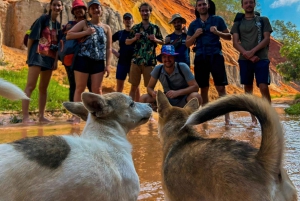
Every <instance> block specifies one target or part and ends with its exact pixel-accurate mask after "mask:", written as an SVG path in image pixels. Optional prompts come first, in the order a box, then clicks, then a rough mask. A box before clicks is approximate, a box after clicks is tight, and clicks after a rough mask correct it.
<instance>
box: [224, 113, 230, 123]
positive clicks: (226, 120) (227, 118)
mask: <svg viewBox="0 0 300 201" xmlns="http://www.w3.org/2000/svg"><path fill="white" fill-rule="evenodd" d="M230 125H231V121H230V116H229V113H227V114H225V126H230Z"/></svg>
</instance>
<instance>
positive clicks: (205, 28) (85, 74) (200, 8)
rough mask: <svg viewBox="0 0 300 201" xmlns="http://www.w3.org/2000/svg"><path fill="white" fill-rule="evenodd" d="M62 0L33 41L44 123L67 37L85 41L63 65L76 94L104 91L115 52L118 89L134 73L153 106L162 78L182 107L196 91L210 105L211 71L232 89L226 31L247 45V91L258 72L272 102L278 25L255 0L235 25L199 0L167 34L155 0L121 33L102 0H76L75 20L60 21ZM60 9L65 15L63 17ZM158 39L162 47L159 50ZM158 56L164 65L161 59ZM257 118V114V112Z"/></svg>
mask: <svg viewBox="0 0 300 201" xmlns="http://www.w3.org/2000/svg"><path fill="white" fill-rule="evenodd" d="M63 6H64V5H63V1H61V0H51V2H50V10H49V13H48V14H47V15H42V16H41V17H40V18H39V19H37V20H36V21H35V23H34V24H33V26H32V28H31V33H30V35H29V40H28V44H27V47H28V58H27V64H28V66H29V71H28V77H27V85H26V88H25V93H26V94H27V96H28V97H30V95H31V93H32V91H33V90H34V89H35V87H36V84H37V80H38V77H40V83H39V87H38V88H39V122H41V123H45V122H49V121H50V120H49V119H46V118H45V115H44V112H45V106H46V101H47V88H48V85H49V81H50V78H51V75H52V71H53V70H55V69H56V68H57V61H58V60H59V57H58V54H57V49H56V48H55V47H56V46H57V45H58V43H59V40H60V39H61V38H62V37H65V38H66V40H78V41H80V46H79V50H78V52H77V53H76V57H75V58H74V59H73V63H72V65H71V66H67V65H65V64H64V65H65V68H66V71H67V75H68V79H69V83H70V96H69V101H75V102H80V101H81V93H82V92H83V91H84V90H85V89H86V87H87V86H88V88H89V90H90V91H91V92H93V93H97V94H102V83H103V77H104V76H105V74H106V76H109V74H110V64H111V60H112V54H113V55H115V56H116V57H117V58H118V63H117V72H116V80H117V81H116V83H117V87H116V91H118V92H122V91H123V88H124V82H125V80H126V78H127V75H129V83H130V84H131V89H130V92H129V95H130V96H131V97H132V99H133V100H135V101H140V102H148V103H152V105H153V108H154V109H155V105H156V102H155V99H156V91H155V86H156V83H157V81H160V82H161V84H162V86H163V89H164V92H165V94H166V96H167V97H168V99H169V101H170V103H171V104H172V105H175V106H179V107H183V106H184V105H185V103H186V102H187V101H189V100H190V99H192V98H197V99H198V101H199V102H200V103H201V104H202V105H204V104H206V103H207V102H208V90H209V78H210V75H212V77H213V80H214V85H215V88H216V90H217V92H218V94H219V96H224V95H226V88H225V86H226V85H227V84H228V81H227V75H226V69H225V61H224V57H223V54H222V45H221V42H220V38H222V39H224V40H232V38H233V46H234V47H235V48H236V49H237V50H238V51H239V52H240V57H239V65H240V76H241V84H243V85H244V89H245V92H246V93H252V92H253V80H254V76H255V78H256V84H257V86H258V87H259V89H260V91H261V94H262V96H263V97H264V98H266V99H267V100H269V101H270V102H271V99H270V93H269V89H268V85H269V84H270V74H269V63H270V61H269V59H268V45H269V41H270V34H271V32H272V28H271V25H270V22H269V20H268V18H266V17H260V16H258V15H256V13H255V11H254V9H255V6H256V2H255V0H241V6H242V8H243V9H244V11H245V13H244V14H243V16H242V17H241V19H240V20H237V21H235V22H234V24H233V27H232V28H231V31H230V30H229V28H228V27H227V25H226V23H225V21H224V19H223V18H222V17H220V16H217V15H215V6H214V3H213V2H212V1H211V0H197V1H196V6H195V16H196V19H195V20H194V21H192V22H191V24H190V25H189V27H188V28H187V27H186V19H184V18H183V17H182V16H181V15H180V14H178V13H177V14H174V15H173V16H172V18H171V20H170V21H169V23H170V24H172V25H173V27H174V32H173V33H171V34H169V35H167V36H166V37H165V38H164V37H163V35H162V33H161V30H160V27H159V26H157V25H155V24H153V23H151V22H150V15H151V13H152V7H151V5H150V4H148V3H142V4H141V5H140V6H139V8H138V9H139V13H140V15H141V18H142V21H141V22H140V23H138V24H135V25H134V20H133V16H132V14H130V13H125V14H124V15H123V24H124V26H125V29H124V30H119V31H117V32H116V33H114V34H112V30H111V28H110V26H109V25H107V24H104V23H103V22H102V21H101V16H102V15H103V8H102V6H101V3H100V2H99V1H98V0H91V1H90V2H88V3H87V6H86V5H85V3H84V2H83V1H82V0H74V1H73V4H72V10H71V13H72V14H73V15H74V20H73V21H69V22H68V23H67V24H66V25H64V26H63V28H61V20H62V10H63ZM59 16H60V22H58V20H57V18H58V17H59ZM259 24H260V26H259ZM259 37H260V38H259ZM83 38H84V40H82V39H83ZM116 41H118V42H119V47H120V48H119V50H115V49H113V48H112V43H114V42H116ZM158 45H162V48H161V54H160V55H158V56H157V55H156V47H157V46H158ZM192 52H194V55H195V59H194V62H193V64H194V73H192V71H191V70H190V66H191V62H190V54H192ZM157 61H159V62H160V63H161V64H159V65H157ZM142 75H143V80H144V87H146V88H147V94H144V95H141V94H140V89H139V88H140V87H141V86H140V82H141V77H142ZM199 89H200V93H199ZM28 108H29V101H28V100H23V102H22V112H23V123H28V124H29V123H32V122H33V121H32V120H31V119H30V118H29V111H28ZM69 121H72V122H73V123H74V124H77V123H79V122H80V119H79V118H78V117H75V116H74V117H72V118H71V119H70V120H69ZM252 122H253V123H257V121H256V119H255V117H252ZM229 123H230V116H229V114H227V115H225V124H229Z"/></svg>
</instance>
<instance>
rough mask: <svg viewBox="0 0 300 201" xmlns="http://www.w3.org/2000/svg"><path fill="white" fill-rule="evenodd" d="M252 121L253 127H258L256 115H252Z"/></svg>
mask: <svg viewBox="0 0 300 201" xmlns="http://www.w3.org/2000/svg"><path fill="white" fill-rule="evenodd" d="M251 119H252V123H251V125H250V126H251V127H256V126H257V119H256V117H255V116H254V115H252V114H251Z"/></svg>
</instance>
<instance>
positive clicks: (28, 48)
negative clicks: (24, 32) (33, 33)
mask: <svg viewBox="0 0 300 201" xmlns="http://www.w3.org/2000/svg"><path fill="white" fill-rule="evenodd" d="M33 42H34V40H32V39H29V38H28V41H27V58H28V56H29V52H30V49H31V46H32V44H33Z"/></svg>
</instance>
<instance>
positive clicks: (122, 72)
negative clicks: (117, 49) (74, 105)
mask: <svg viewBox="0 0 300 201" xmlns="http://www.w3.org/2000/svg"><path fill="white" fill-rule="evenodd" d="M130 66H131V63H130V64H129V65H125V64H118V65H117V73H116V78H117V80H125V79H126V76H127V74H129V72H130Z"/></svg>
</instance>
